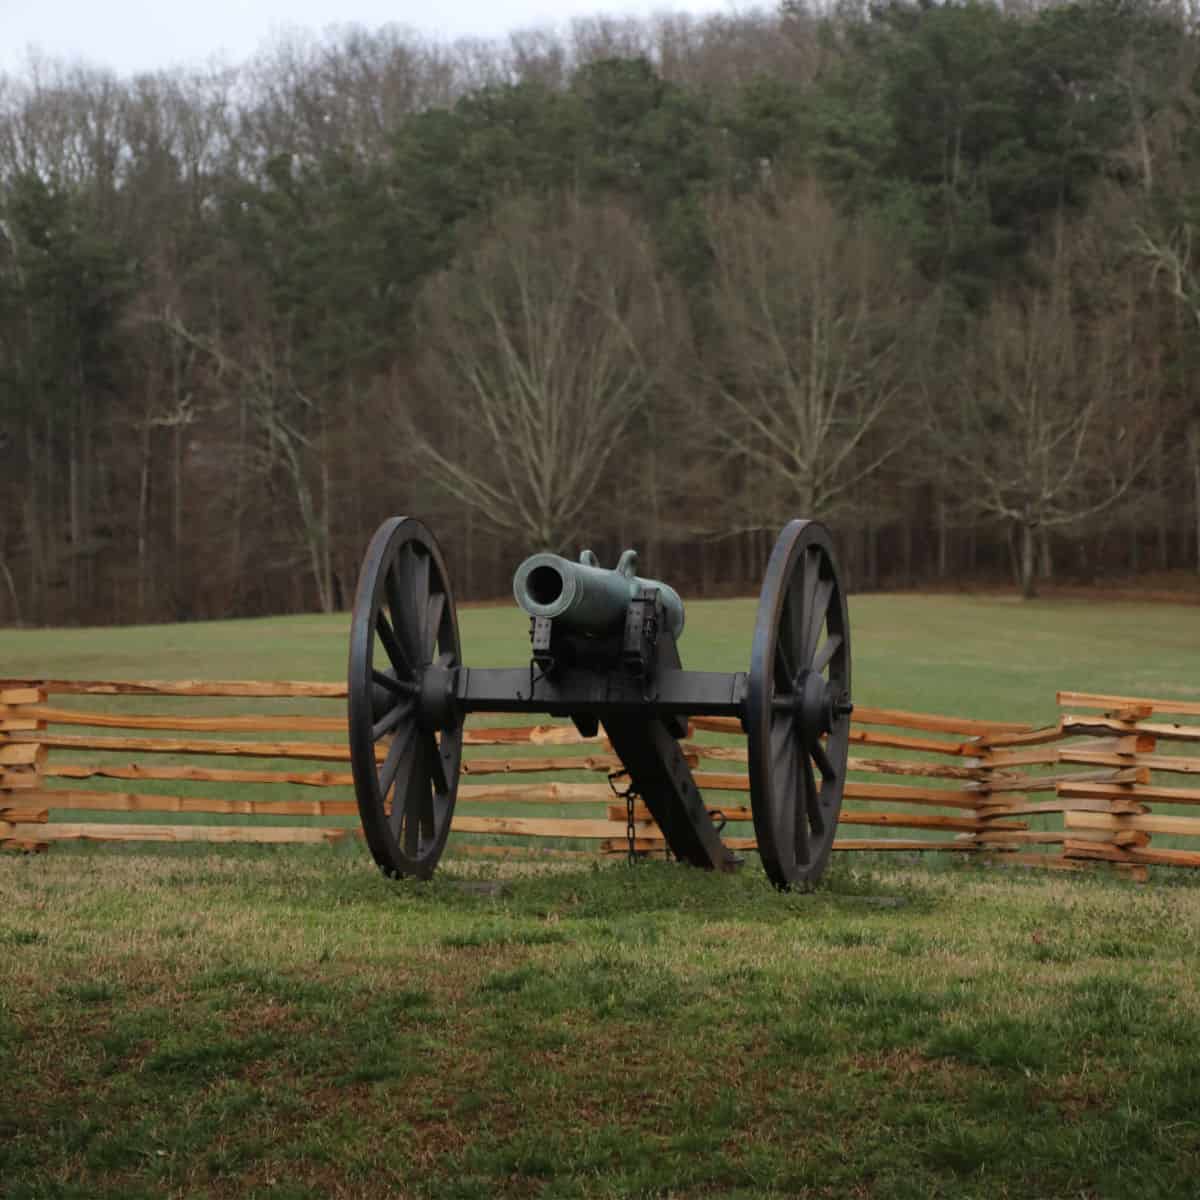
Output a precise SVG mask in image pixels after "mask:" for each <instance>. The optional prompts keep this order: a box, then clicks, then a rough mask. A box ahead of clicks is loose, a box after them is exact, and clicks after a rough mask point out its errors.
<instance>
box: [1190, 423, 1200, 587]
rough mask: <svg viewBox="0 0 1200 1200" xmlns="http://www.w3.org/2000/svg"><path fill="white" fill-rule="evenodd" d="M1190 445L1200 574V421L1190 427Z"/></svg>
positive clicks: (1199, 570)
mask: <svg viewBox="0 0 1200 1200" xmlns="http://www.w3.org/2000/svg"><path fill="white" fill-rule="evenodd" d="M1188 445H1189V447H1190V448H1191V451H1192V485H1193V488H1194V492H1195V498H1196V570H1197V572H1200V420H1196V421H1193V422H1192V423H1191V425H1190V426H1189V427H1188Z"/></svg>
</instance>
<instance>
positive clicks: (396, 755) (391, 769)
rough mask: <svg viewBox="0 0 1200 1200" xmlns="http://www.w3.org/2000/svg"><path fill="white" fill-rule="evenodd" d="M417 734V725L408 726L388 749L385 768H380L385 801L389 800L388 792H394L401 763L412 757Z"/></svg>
mask: <svg viewBox="0 0 1200 1200" xmlns="http://www.w3.org/2000/svg"><path fill="white" fill-rule="evenodd" d="M416 733H417V727H416V725H415V724H410V725H407V726H406V727H405V728H404V729H403V730H402V731H401V732H400V733H399V734H397V735H396V738H395V740H394V741H393V742H392V744H391V746H389V747H388V752H387V757H386V758H385V759H384V760H383V766H382V767H380V768H379V794H380V795H381V796H382V797H383V798H384V800H386V799H387V794H388V792H390V791H391V790H392V784H393V783H395V781H396V774H397V772H398V771H399V769H400V764H401V762H402V761H404V762H407V761H409V760H410V759H411V757H412V756H411V755H410V753H409V751H410V750H411V749H412V745H413V740H414V739H415V737H416Z"/></svg>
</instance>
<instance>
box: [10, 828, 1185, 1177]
mask: <svg viewBox="0 0 1200 1200" xmlns="http://www.w3.org/2000/svg"><path fill="white" fill-rule="evenodd" d="M1198 972H1200V887H1197V886H1196V885H1195V884H1194V883H1193V882H1192V881H1191V879H1190V877H1189V878H1187V879H1182V880H1180V881H1179V882H1178V883H1176V884H1174V885H1172V884H1168V883H1160V884H1159V885H1157V886H1154V887H1150V888H1144V887H1143V888H1138V887H1136V886H1133V885H1127V884H1122V883H1119V882H1116V881H1114V880H1112V879H1110V878H1106V877H1100V876H1097V877H1083V878H1080V877H1070V878H1063V877H1059V876H1054V877H1047V876H1044V875H1036V876H1030V875H1024V874H1020V873H1017V874H1009V873H1002V872H998V871H988V870H985V869H981V868H977V867H970V866H963V867H955V868H948V869H942V870H931V869H927V868H921V867H915V866H901V867H896V866H894V865H891V864H885V865H880V866H878V867H876V866H870V867H864V866H863V864H862V863H861V861H860V862H858V863H851V862H848V861H847V860H845V859H842V860H840V861H838V862H837V864H836V865H835V868H834V872H833V874H832V876H831V877H830V878H829V881H828V884H827V886H825V887H824V888H822V890H821V891H820V892H818V893H816V894H813V895H780V894H777V893H775V892H774V891H772V890H771V888H770V887H769V886H768V885H767V883H766V881H765V879H764V877H763V876H762V874H761V872H760V871H759V870H758V868H757V867H756V866H749V867H747V868H746V869H745V870H743V872H742V873H741V874H739V875H738V876H735V877H716V876H711V875H706V874H703V873H700V872H696V871H693V870H689V869H687V868H683V867H674V866H669V865H666V864H642V865H640V866H638V867H636V868H628V867H625V866H621V865H616V866H608V867H603V868H589V869H577V868H562V867H558V868H553V869H548V868H547V869H538V868H531V867H525V868H523V869H521V868H517V867H515V866H512V865H489V866H487V867H485V868H478V867H476V866H474V865H470V864H464V863H462V862H458V863H455V862H454V861H453V860H451V861H450V862H449V863H448V865H447V866H446V867H444V868H443V870H442V872H440V873H439V876H438V877H437V878H436V879H435V881H434V882H433V883H431V884H428V885H413V884H401V883H389V882H387V881H385V880H383V879H382V878H381V877H380V876H379V875H378V874H377V873H376V872H374V871H373V870H371V869H370V868H369V867H368V866H367V865H366V863H365V862H364V861H363V859H362V857H361V855H360V854H359V853H357V852H351V851H349V850H347V849H337V850H320V851H310V850H288V851H286V852H279V853H268V852H264V851H261V850H242V849H240V848H238V849H232V848H231V849H228V850H224V851H222V852H220V853H208V852H200V851H194V852H191V851H175V852H166V851H161V850H160V851H136V852H128V851H116V852H113V851H107V852H100V853H97V852H75V851H71V850H66V851H58V850H56V851H55V852H53V853H51V854H49V855H45V856H42V857H39V858H36V859H28V860H21V859H16V858H10V859H6V860H5V861H4V862H3V864H2V865H0V1095H2V1096H3V1097H4V1101H3V1104H0V1194H3V1195H5V1196H6V1197H10V1198H12V1200H17V1198H22V1197H49V1196H60V1197H67V1196H71V1197H81V1198H82V1197H87V1198H92V1197H106V1196H111V1197H122V1198H128V1197H140V1196H146V1197H162V1196H194V1197H200V1196H212V1197H220V1196H235V1195H236V1196H264V1197H265V1196H275V1197H278V1196H287V1197H313V1198H316V1197H326V1196H365V1195H372V1196H414V1197H425V1196H429V1197H480V1198H487V1197H494V1196H498V1195H505V1196H509V1195H511V1196H545V1197H552V1196H553V1197H568V1196H595V1197H628V1196H662V1197H670V1196H675V1197H684V1196H689V1197H690V1196H714V1195H720V1196H746V1197H758V1196H828V1197H843V1196H859V1197H868V1196H869V1197H888V1198H891V1197H913V1198H918V1197H919V1198H922V1200H924V1198H926V1197H931V1196H947V1197H950V1196H953V1197H980V1198H983V1197H987V1198H989V1200H990V1198H991V1197H996V1196H1005V1197H1031V1198H1032V1197H1064V1198H1066V1197H1131V1198H1133V1197H1137V1198H1139V1200H1142V1198H1146V1197H1159V1196H1178V1197H1192V1196H1195V1195H1196V1194H1197V1192H1196V1187H1197V1185H1196V1180H1197V1178H1198V1175H1197V1172H1198V1171H1200V1112H1198V1109H1197V1099H1198V1098H1200V995H1198V993H1197V989H1196V985H1195V981H1196V978H1197V975H1198Z"/></svg>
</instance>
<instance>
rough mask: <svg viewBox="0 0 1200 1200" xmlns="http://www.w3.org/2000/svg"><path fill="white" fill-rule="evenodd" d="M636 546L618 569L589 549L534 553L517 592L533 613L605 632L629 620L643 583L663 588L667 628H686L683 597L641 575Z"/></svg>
mask: <svg viewBox="0 0 1200 1200" xmlns="http://www.w3.org/2000/svg"><path fill="white" fill-rule="evenodd" d="M636 570H637V552H636V551H634V550H626V551H625V553H624V554H622V555H621V559H620V562H618V563H617V567H616V570H612V571H610V570H606V569H605V568H603V567H601V566H599V565H598V564H597V562H596V556H595V555H594V554H593V553H592V552H591V551H590V550H585V551H584V552H583V553H582V554H581V555H580V556H579V562H577V563H576V562H571V560H570V559H567V558H562V557H561V556H560V555H557V554H548V553H542V554H531V555H530V556H529V557H528V558H527V559H526V560H525V561H524V562H523V563H522V564H521V565H520V566H519V567H518V568H517V570H516V573H515V574H514V575H513V595H514V596H515V597H516V601H517V603H518V604H519V605H520V606H521V607H522V608H523V609H524V610H525V611H526V612H527V613H529V615H530V616H531V617H552V618H554V620H556V621H558V622H559V623H560V624H561V625H562V626H563V627H564V628H566V629H570V630H572V631H573V632H575V633H592V634H604V633H611V632H613V631H614V630H616V629H619V628H620V627H621V626H622V625H623V624H624V623H625V612H626V610H627V609H628V608H629V602H630V600H632V599H633V597H634V595H635V594H636V593H637V591H638V590H639V589H640V588H646V587H651V588H658V592H659V596H660V597H661V598H662V604H663V610H664V612H665V614H666V621H667V628H668V629H670V631H671V632H672V634H674V635H675V637H676V638H678V637H679V635H680V634H681V633H682V632H683V601H682V600H681V599H680V598H679V593H678V592H677V591H676V590H675V589H674V588H673V587H670V586H669V585H667V584H665V583H659V582H658V580H657V579H639V578H638V576H637V575H635V574H634V572H635V571H636Z"/></svg>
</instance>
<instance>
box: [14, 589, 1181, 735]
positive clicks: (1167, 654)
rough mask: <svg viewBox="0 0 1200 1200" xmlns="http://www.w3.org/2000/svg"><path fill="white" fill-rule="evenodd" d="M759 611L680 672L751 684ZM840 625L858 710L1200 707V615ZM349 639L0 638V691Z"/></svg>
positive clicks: (686, 647)
mask: <svg viewBox="0 0 1200 1200" xmlns="http://www.w3.org/2000/svg"><path fill="white" fill-rule="evenodd" d="M755 606H756V601H755V600H752V599H738V600H726V601H704V602H697V603H691V604H688V605H687V622H688V623H687V628H686V629H685V630H684V634H683V639H682V642H681V644H680V649H681V652H682V655H683V660H684V666H690V667H695V668H697V669H708V670H714V671H739V670H741V671H744V670H748V669H749V658H750V638H751V633H752V630H753V626H754V612H755ZM460 624H461V626H462V638H463V652H464V658H465V660H466V663H467V665H468V666H471V665H474V666H511V665H517V664H520V663H522V662H524V661H526V660H527V658H528V652H529V641H528V624H527V618H525V616H524V614H522V613H521V612H520V611H519V610H518V609H517V608H516V607H515V606H514V605H511V604H498V605H491V606H472V607H468V608H463V609H461V610H460ZM851 624H852V631H853V650H854V694H855V698H856V699H857V700H858V701H859V702H861V703H863V704H872V705H883V706H888V707H902V708H911V709H917V710H919V711H924V712H948V713H957V714H960V715H971V716H981V717H997V718H1002V719H1009V720H1016V721H1023V720H1028V721H1049V720H1053V719H1054V715H1055V705H1054V693H1055V691H1056V690H1057V689H1060V688H1061V689H1067V690H1073V691H1088V690H1091V691H1106V692H1118V691H1125V692H1130V693H1133V694H1141V695H1168V696H1173V695H1178V696H1189V697H1197V696H1200V606H1197V605H1182V604H1136V603H1099V602H1094V601H1085V600H1069V601H1063V600H1039V601H1033V602H1030V603H1022V602H1021V601H1020V600H1017V599H1015V598H1013V597H1009V596H925V595H869V596H854V597H852V598H851ZM348 628H349V618H348V617H347V616H346V615H345V614H338V615H334V616H330V617H317V616H303V617H286V618H271V619H263V620H254V621H212V622H195V623H192V624H186V625H157V626H144V627H126V628H119V629H65V630H58V629H55V630H11V629H6V630H0V677H9V678H14V677H21V676H32V677H38V676H40V677H70V678H77V679H80V678H104V677H108V676H113V677H131V678H138V677H148V678H158V679H188V678H210V679H211V678H231V679H245V678H255V677H257V678H265V679H342V678H344V677H345V673H346V641H347V633H348ZM144 703H145V702H144V701H142V704H143V705H144ZM186 703H189V704H191V705H193V706H194V704H195V701H190V702H186ZM225 707H226V708H228V702H225Z"/></svg>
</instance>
